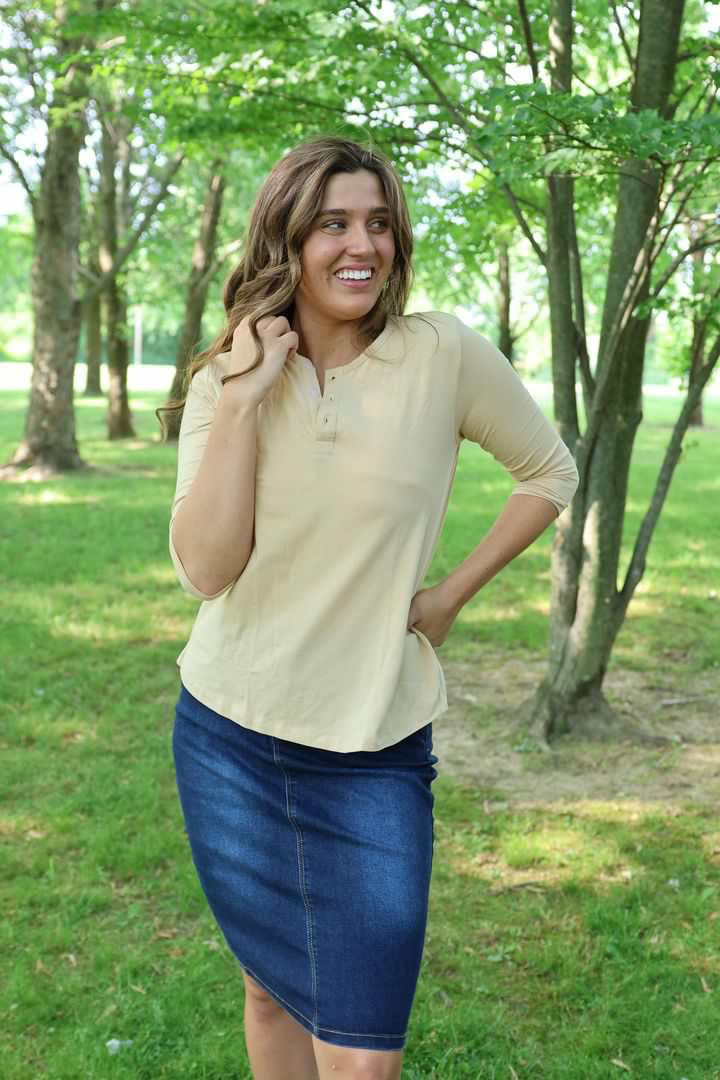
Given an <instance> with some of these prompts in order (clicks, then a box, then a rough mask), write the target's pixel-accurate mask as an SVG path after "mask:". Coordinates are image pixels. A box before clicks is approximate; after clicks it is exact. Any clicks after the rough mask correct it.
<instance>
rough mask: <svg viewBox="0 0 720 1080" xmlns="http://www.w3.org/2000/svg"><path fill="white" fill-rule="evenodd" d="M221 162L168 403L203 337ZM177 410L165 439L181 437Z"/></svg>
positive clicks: (177, 394)
mask: <svg viewBox="0 0 720 1080" xmlns="http://www.w3.org/2000/svg"><path fill="white" fill-rule="evenodd" d="M223 169H224V162H223V161H220V160H218V161H215V162H213V165H212V167H211V170H210V179H209V182H208V186H207V190H206V193H205V202H204V205H203V211H202V216H201V218H200V229H199V232H198V236H197V239H196V240H195V245H194V247H193V253H192V265H191V268H190V277H189V279H188V286H187V292H186V294H185V316H184V319H183V325H182V330H181V332H180V339H179V341H178V346H177V352H176V355H175V374H174V376H173V381H172V386H171V388H170V395H169V400H171V401H172V400H173V399H175V400H179V399H181V398H182V396H183V393H184V379H185V372H186V369H187V365H188V363H189V361H190V358H191V356H192V352H193V350H194V349H195V348H196V347H197V345H198V342H199V341H200V338H201V336H202V317H203V312H204V310H205V304H206V301H207V293H208V286H209V284H210V278H211V276H212V272H213V269H214V265H213V260H214V255H215V247H216V244H217V229H218V222H219V220H220V214H221V211H222V203H223V195H224V193H225V176H224V172H223ZM180 419H181V412H180V410H178V411H176V412H172V413H168V414H166V418H165V424H166V432H167V434H166V438H167V440H168V441H170V440H173V439H177V437H178V435H179V434H180Z"/></svg>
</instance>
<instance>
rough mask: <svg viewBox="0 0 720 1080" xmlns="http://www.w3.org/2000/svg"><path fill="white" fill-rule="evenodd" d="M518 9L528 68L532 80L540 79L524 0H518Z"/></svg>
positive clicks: (537, 80)
mask: <svg viewBox="0 0 720 1080" xmlns="http://www.w3.org/2000/svg"><path fill="white" fill-rule="evenodd" d="M518 11H519V12H520V22H521V23H522V29H523V37H524V38H525V48H526V49H527V54H528V60H529V61H530V70H531V71H532V76H533V82H539V81H540V68H539V67H538V62H537V53H536V52H535V42H534V41H533V36H532V27H531V26H530V19H529V17H528V11H527V5H526V3H525V0H518Z"/></svg>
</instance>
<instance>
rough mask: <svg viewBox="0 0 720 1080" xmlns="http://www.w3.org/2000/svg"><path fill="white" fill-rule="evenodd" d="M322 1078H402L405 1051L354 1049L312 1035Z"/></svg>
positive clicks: (387, 1079) (338, 1079) (341, 1079)
mask: <svg viewBox="0 0 720 1080" xmlns="http://www.w3.org/2000/svg"><path fill="white" fill-rule="evenodd" d="M312 1044H313V1049H314V1050H315V1060H316V1061H317V1066H318V1073H319V1076H320V1080H400V1074H401V1072H402V1061H403V1053H404V1051H403V1050H351V1049H349V1048H348V1047H346V1046H333V1045H332V1044H331V1043H327V1042H321V1040H320V1039H316V1038H315V1036H314V1035H313V1036H312Z"/></svg>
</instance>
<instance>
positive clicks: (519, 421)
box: [456, 319, 578, 513]
mask: <svg viewBox="0 0 720 1080" xmlns="http://www.w3.org/2000/svg"><path fill="white" fill-rule="evenodd" d="M457 322H458V327H459V334H460V369H459V377H458V395H457V412H456V417H457V421H458V434H459V435H460V437H462V438H465V439H469V440H470V441H471V442H476V443H478V444H479V445H480V446H482V448H483V449H484V450H487V451H488V452H489V453H491V454H492V455H493V457H494V458H495V459H496V460H497V461H498V462H500V464H502V465H504V466H505V468H506V469H507V470H508V472H509V473H510V474H511V476H512V477H513V480H514V481H515V487H514V489H513V492H512V494H513V495H538V496H540V497H541V498H543V499H547V500H548V501H549V502H551V503H552V504H553V506H554V507H555V509H556V510H557V512H558V513H560V512H561V511H562V510H564V509H565V507H566V506H567V505H568V503H569V502H570V499H571V498H572V497H573V495H574V493H575V490H576V488H577V484H578V473H577V468H576V466H575V462H574V461H573V458H572V455H571V454H570V451H569V450H568V448H567V447H566V446H565V443H564V442H563V441H562V439H561V438H560V436H559V435H558V433H557V431H556V430H555V428H554V427H553V426H552V424H550V423H549V421H548V420H547V419H546V418H545V416H544V415H543V413H542V411H541V410H540V408H539V406H538V405H537V404H536V402H535V401H534V400H533V398H532V397H531V396H530V394H529V393H528V391H527V390H526V388H525V386H524V385H523V383H522V381H521V380H520V378H519V377H518V375H517V374H516V372H515V371H514V370H513V368H512V365H511V364H510V362H509V361H508V360H507V358H506V357H505V356H503V354H502V353H501V352H500V350H499V349H497V348H496V347H495V346H494V345H493V344H492V343H491V342H490V341H488V340H487V338H484V337H483V336H482V335H481V334H478V333H477V332H476V331H475V330H472V329H471V328H470V327H469V326H466V325H465V324H464V323H463V322H462V321H461V320H460V319H458V320H457Z"/></svg>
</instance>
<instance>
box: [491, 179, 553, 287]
mask: <svg viewBox="0 0 720 1080" xmlns="http://www.w3.org/2000/svg"><path fill="white" fill-rule="evenodd" d="M502 190H503V191H504V192H505V195H506V196H507V200H508V202H509V203H510V208H511V210H512V212H513V214H514V215H515V218H516V220H517V223H518V225H519V226H520V229H521V230H522V234H523V236H524V237H525V239H526V240H527V241H528V243H529V244H530V246H531V248H532V249H533V251H534V252H535V254H536V255H537V257H538V259H539V260H540V263H541V265H542V266H544V267H545V268H546V269H547V254H546V253H545V251H544V250H543V249H542V248H541V247H540V244H539V243H538V242H537V240H536V239H535V237H534V236H533V234H532V230H531V229H530V226H529V225H528V222H527V218H526V217H525V215H524V214H523V212H522V210H521V209H520V205H519V203H518V200H517V198H516V196H515V192H514V191H513V190H512V188H511V187H510V185H509V184H503V185H502Z"/></svg>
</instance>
